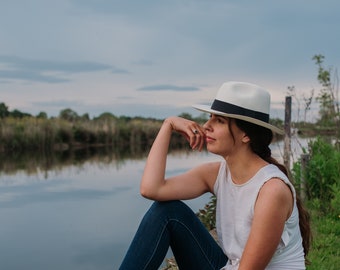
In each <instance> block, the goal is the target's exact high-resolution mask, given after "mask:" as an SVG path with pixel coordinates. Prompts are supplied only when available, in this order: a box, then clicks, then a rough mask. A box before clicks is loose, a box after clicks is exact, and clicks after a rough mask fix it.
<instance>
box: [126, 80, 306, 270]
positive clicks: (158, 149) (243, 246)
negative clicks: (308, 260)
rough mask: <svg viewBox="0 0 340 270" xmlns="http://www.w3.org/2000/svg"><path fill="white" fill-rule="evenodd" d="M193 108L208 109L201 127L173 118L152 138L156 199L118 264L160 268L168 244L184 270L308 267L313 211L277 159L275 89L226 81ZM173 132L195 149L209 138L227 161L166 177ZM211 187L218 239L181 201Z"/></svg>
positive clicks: (146, 189) (149, 184)
mask: <svg viewBox="0 0 340 270" xmlns="http://www.w3.org/2000/svg"><path fill="white" fill-rule="evenodd" d="M194 107H195V108H196V109H198V110H201V111H204V112H208V113H210V119H209V120H208V121H207V122H206V123H205V124H204V126H203V127H201V126H199V125H198V124H197V123H195V122H193V121H190V120H187V119H183V118H180V117H169V118H167V119H166V120H165V121H164V122H163V124H162V127H161V128H160V130H159V133H158V135H157V137H156V139H155V141H154V143H153V146H152V148H151V150H150V153H149V156H148V159H147V162H146V166H145V170H144V174H143V177H142V181H141V186H140V191H141V194H142V195H143V196H144V197H146V198H149V199H152V200H154V201H156V202H155V203H154V204H153V205H152V206H151V208H150V209H149V211H148V212H147V213H146V215H145V216H144V218H143V220H142V222H141V224H140V226H139V229H138V231H137V233H136V235H135V237H134V239H133V242H132V243H131V246H130V248H129V250H128V252H127V254H126V256H125V259H124V261H123V263H122V265H121V267H120V269H122V270H129V269H134V270H136V269H158V267H159V266H160V264H161V263H162V261H163V260H164V257H165V255H166V252H167V250H168V248H169V246H170V247H171V249H172V251H173V253H174V256H175V259H176V261H177V264H178V266H179V268H180V269H189V270H191V269H204V270H207V269H225V270H231V269H238V270H250V269H251V270H257V269H267V270H268V269H275V270H283V269H284V270H289V269H305V260H304V256H305V255H306V254H307V252H308V248H309V239H310V231H309V223H308V214H307V213H306V212H305V210H304V209H303V208H302V207H301V204H300V203H299V201H298V200H297V198H296V193H295V190H294V187H293V186H292V184H291V183H290V182H289V180H288V177H287V171H286V170H285V168H284V167H283V166H282V165H280V164H278V163H277V162H276V160H275V159H273V158H272V157H271V152H270V149H269V144H270V143H271V140H272V137H273V132H275V133H279V134H282V133H283V132H282V131H281V130H280V129H278V128H276V127H274V126H272V125H270V124H269V107H270V95H269V93H268V92H267V91H266V90H264V89H262V88H261V87H259V86H257V85H253V84H249V83H242V82H227V83H224V84H223V85H222V87H221V88H220V89H219V91H218V93H217V95H216V98H215V100H214V102H213V103H212V105H211V107H208V106H203V105H197V106H194ZM173 132H179V133H181V134H183V135H184V136H185V137H186V138H187V139H188V141H189V143H190V146H191V148H192V149H197V150H199V151H201V150H202V149H203V146H204V144H206V147H207V150H208V151H209V152H211V153H214V154H217V155H219V156H221V157H222V161H218V162H211V163H207V164H202V165H200V166H198V167H195V168H193V169H191V170H189V171H187V172H185V173H183V174H181V175H178V176H174V177H170V178H168V179H165V169H166V159H167V152H168V147H169V143H170V138H171V134H172V133H173ZM206 192H211V193H213V194H215V195H216V197H217V204H216V230H217V234H218V239H219V242H218V243H217V242H216V241H215V240H214V239H213V238H212V237H211V236H210V234H209V232H208V231H207V230H206V229H205V227H204V226H203V225H202V224H201V222H200V221H199V220H198V218H197V217H196V215H195V213H193V212H192V210H191V209H190V208H189V207H187V206H186V205H185V204H184V203H183V202H181V201H180V200H186V199H192V198H195V197H198V196H200V195H202V194H203V193H206ZM299 217H300V219H299ZM299 221H300V226H299Z"/></svg>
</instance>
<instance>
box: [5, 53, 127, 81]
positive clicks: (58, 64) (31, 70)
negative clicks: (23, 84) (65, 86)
mask: <svg viewBox="0 0 340 270" xmlns="http://www.w3.org/2000/svg"><path fill="white" fill-rule="evenodd" d="M98 71H110V72H111V73H116V74H118V73H119V74H122V73H129V72H128V71H127V70H125V69H121V68H117V67H114V66H111V65H107V64H103V63H98V62H90V61H73V62H72V61H49V60H36V59H34V60H33V59H28V58H22V57H16V56H7V55H0V78H1V79H10V80H15V79H19V80H24V81H34V82H46V83H63V82H69V81H71V80H70V79H69V78H65V76H67V75H71V74H76V73H85V72H98Z"/></svg>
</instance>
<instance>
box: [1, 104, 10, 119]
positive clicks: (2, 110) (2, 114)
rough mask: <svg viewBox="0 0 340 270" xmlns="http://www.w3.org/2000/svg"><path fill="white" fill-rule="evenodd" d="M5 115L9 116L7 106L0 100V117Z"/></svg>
mask: <svg viewBox="0 0 340 270" xmlns="http://www.w3.org/2000/svg"><path fill="white" fill-rule="evenodd" d="M7 116H9V111H8V107H7V105H6V104H5V103H3V102H1V103H0V118H5V117H7Z"/></svg>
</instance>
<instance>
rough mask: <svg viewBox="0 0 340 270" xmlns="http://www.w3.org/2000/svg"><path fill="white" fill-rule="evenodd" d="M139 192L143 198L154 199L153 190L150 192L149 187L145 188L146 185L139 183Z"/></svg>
mask: <svg viewBox="0 0 340 270" xmlns="http://www.w3.org/2000/svg"><path fill="white" fill-rule="evenodd" d="M139 192H140V194H141V195H142V196H143V197H144V198H146V199H150V200H155V197H156V196H155V194H154V192H152V191H151V190H150V188H147V187H145V186H143V185H141V186H140V189H139Z"/></svg>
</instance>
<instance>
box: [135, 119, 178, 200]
mask: <svg viewBox="0 0 340 270" xmlns="http://www.w3.org/2000/svg"><path fill="white" fill-rule="evenodd" d="M172 130H173V128H172V125H171V122H170V121H168V120H165V121H164V122H163V124H162V126H161V128H160V130H159V132H158V135H157V137H156V139H155V141H154V143H153V145H152V147H151V149H150V153H149V155H148V158H147V161H146V165H145V168H144V173H143V177H142V181H141V185H140V193H141V194H142V196H144V197H146V198H150V199H153V198H155V197H156V196H157V192H158V190H159V189H160V187H162V185H163V184H164V182H165V180H164V178H165V168H166V159H167V154H168V149H169V144H170V139H171V133H172Z"/></svg>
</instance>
